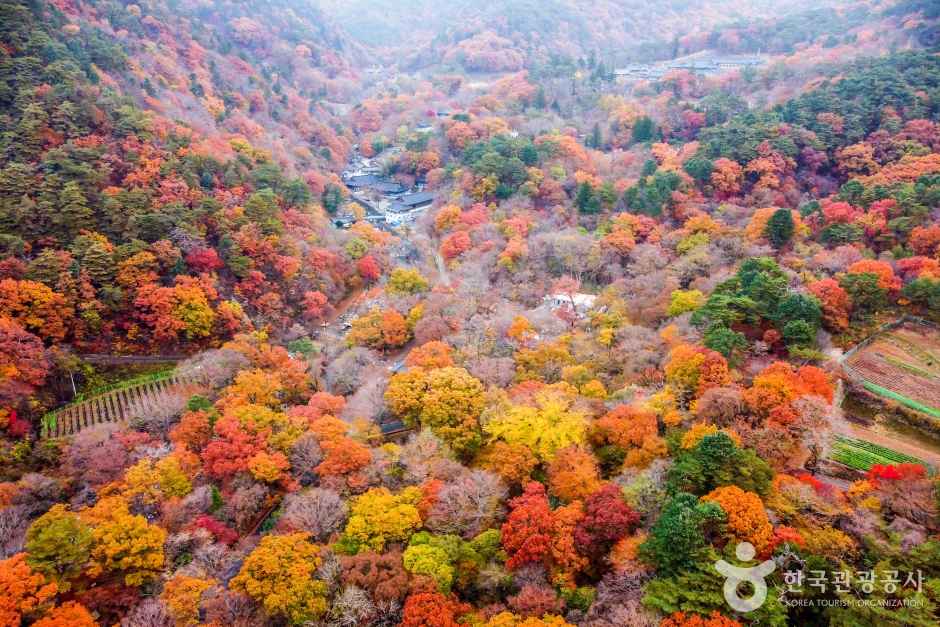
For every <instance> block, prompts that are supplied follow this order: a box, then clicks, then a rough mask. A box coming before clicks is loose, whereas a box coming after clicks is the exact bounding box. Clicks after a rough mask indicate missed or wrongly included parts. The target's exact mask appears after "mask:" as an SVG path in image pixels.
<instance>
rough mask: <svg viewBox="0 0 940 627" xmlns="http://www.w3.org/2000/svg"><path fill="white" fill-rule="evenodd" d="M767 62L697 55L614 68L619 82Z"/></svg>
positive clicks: (757, 58)
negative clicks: (670, 73)
mask: <svg viewBox="0 0 940 627" xmlns="http://www.w3.org/2000/svg"><path fill="white" fill-rule="evenodd" d="M765 63H766V59H764V58H763V57H761V56H731V57H707V56H695V57H686V58H684V59H674V60H673V61H670V62H668V63H656V64H648V63H636V64H633V65H628V66H625V67H622V68H617V69H615V70H614V76H615V78H616V80H617V82H621V83H625V82H630V81H640V80H658V79H660V78H663V77H664V76H666V74H668V73H669V72H674V71H676V70H686V71H688V72H693V73H695V74H705V75H714V74H721V73H723V72H728V71H731V70H743V69H746V68H756V67H759V66H761V65H764V64H765Z"/></svg>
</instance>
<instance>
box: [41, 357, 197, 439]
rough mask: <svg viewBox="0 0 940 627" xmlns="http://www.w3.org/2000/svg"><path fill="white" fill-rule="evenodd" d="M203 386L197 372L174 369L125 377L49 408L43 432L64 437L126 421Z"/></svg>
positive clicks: (46, 434)
mask: <svg viewBox="0 0 940 627" xmlns="http://www.w3.org/2000/svg"><path fill="white" fill-rule="evenodd" d="M203 387H204V386H203V385H202V381H201V380H200V378H199V377H198V376H193V375H191V374H189V375H181V374H178V373H177V372H175V371H168V372H165V373H160V374H157V375H153V376H147V377H140V378H137V379H132V380H129V381H125V382H123V383H122V384H117V385H114V386H110V387H109V388H108V389H105V390H101V391H100V392H99V393H97V394H93V395H92V396H90V397H88V398H82V399H80V400H78V401H76V402H73V403H70V404H68V405H66V406H65V407H62V408H60V409H58V410H56V411H52V412H49V413H48V414H46V415H45V416H44V417H43V427H42V435H43V437H64V436H68V435H74V434H76V433H78V432H79V431H81V430H82V429H84V428H86V427H91V426H93V425H96V424H102V423H106V422H126V421H127V420H129V419H131V418H133V417H134V416H135V415H139V414H140V413H141V412H144V413H146V412H148V411H149V410H152V409H155V408H157V407H158V406H159V405H160V404H161V403H162V402H164V401H165V400H166V399H167V398H169V397H171V396H174V395H180V394H183V395H186V396H191V395H193V394H196V393H198V392H201V391H202V390H203Z"/></svg>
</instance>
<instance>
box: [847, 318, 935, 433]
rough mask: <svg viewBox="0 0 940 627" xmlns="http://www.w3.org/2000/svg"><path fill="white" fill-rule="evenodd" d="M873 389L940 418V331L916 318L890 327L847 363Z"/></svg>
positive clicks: (850, 371) (850, 373) (851, 371)
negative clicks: (923, 324)
mask: <svg viewBox="0 0 940 627" xmlns="http://www.w3.org/2000/svg"><path fill="white" fill-rule="evenodd" d="M843 367H844V368H845V371H846V374H848V375H849V376H850V377H852V378H854V379H856V380H858V381H860V382H861V383H862V385H863V386H864V387H865V388H866V389H867V390H868V391H870V392H872V393H874V394H877V395H878V396H883V397H885V398H889V399H892V400H894V401H897V402H899V403H901V404H902V405H905V406H907V407H909V408H911V409H914V410H917V411H920V412H923V413H925V414H928V415H931V416H933V417H934V418H938V419H940V332H938V331H937V330H935V329H931V328H929V327H926V326H922V325H919V324H916V323H913V322H907V323H904V324H903V325H901V326H899V327H897V328H895V329H892V330H890V331H886V332H884V333H882V334H881V335H879V336H878V337H876V338H875V339H874V341H872V342H871V343H869V344H868V345H867V346H865V347H863V348H861V349H860V350H858V351H857V352H855V353H854V354H853V355H851V356H850V357H849V358H848V359H846V361H845V363H844V364H843Z"/></svg>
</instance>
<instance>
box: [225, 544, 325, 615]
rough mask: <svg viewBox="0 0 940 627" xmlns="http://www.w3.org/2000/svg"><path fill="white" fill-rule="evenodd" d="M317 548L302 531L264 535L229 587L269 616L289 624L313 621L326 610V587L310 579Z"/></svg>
mask: <svg viewBox="0 0 940 627" xmlns="http://www.w3.org/2000/svg"><path fill="white" fill-rule="evenodd" d="M321 562H322V559H321V558H320V547H318V546H317V545H316V544H312V543H311V542H308V541H307V534H306V533H291V534H287V535H280V536H264V537H263V538H261V543H260V544H259V545H258V546H257V548H255V550H254V551H252V552H251V554H250V555H249V556H248V557H247V558H246V559H245V562H244V563H243V564H242V568H241V570H240V571H239V572H238V575H237V576H236V577H235V578H234V579H232V581H231V582H230V583H229V588H230V589H232V590H234V591H236V592H243V593H245V594H247V595H248V596H250V597H251V598H252V599H254V600H255V601H257V602H258V603H260V604H261V606H262V607H263V608H264V611H265V612H267V613H268V614H270V615H271V616H279V617H284V618H286V619H287V620H288V621H289V622H290V623H292V624H295V625H297V624H302V623H305V622H307V621H313V620H316V619H317V618H319V617H320V616H322V615H323V613H324V612H325V611H326V593H327V586H326V584H325V583H323V582H322V581H319V580H317V579H314V575H315V574H316V571H317V569H318V568H319V567H320V563H321Z"/></svg>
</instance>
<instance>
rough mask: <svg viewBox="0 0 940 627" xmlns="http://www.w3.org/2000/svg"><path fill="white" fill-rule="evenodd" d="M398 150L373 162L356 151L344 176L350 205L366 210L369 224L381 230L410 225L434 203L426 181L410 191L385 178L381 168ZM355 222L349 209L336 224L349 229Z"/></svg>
mask: <svg viewBox="0 0 940 627" xmlns="http://www.w3.org/2000/svg"><path fill="white" fill-rule="evenodd" d="M398 150H399V149H397V148H390V149H389V150H387V151H386V153H383V155H379V156H376V157H374V158H371V159H370V158H367V157H363V156H362V155H361V154H360V153H359V152H358V151H356V152H354V154H353V156H352V158H351V159H350V161H349V164H348V166H347V168H346V169H345V170H343V173H342V179H343V184H344V185H346V187H347V189H349V192H350V201H351V202H352V203H355V204H357V205H359V206H360V207H361V208H362V209H363V210H364V212H365V219H366V220H367V221H368V222H370V223H372V224H373V225H375V226H377V227H380V228H388V229H393V228H396V227H399V226H402V225H407V224H411V223H413V222H414V221H415V220H416V219H417V218H418V216H420V215H421V214H423V213H424V212H425V211H427V209H428V207H430V206H431V204H432V203H433V202H434V194H433V193H432V192H429V191H425V189H424V182H423V181H420V180H419V181H418V182H416V183H415V185H414V186H413V187H411V188H407V187H405V186H404V185H402V184H401V183H400V182H398V181H396V180H394V179H392V178H390V177H388V176H385V175H383V173H382V170H383V168H382V165H381V164H382V163H383V161H384V159H387V158H388V157H391V156H393V154H395V153H396V151H398ZM355 220H356V218H355V216H354V214H353V212H352V211H350V210H349V209H347V210H345V211H342V212H340V213H339V214H337V216H336V218H335V219H334V223H335V225H336V226H337V227H339V228H349V227H350V226H351V225H352V224H353V223H354V222H355Z"/></svg>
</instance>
